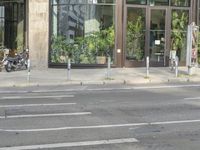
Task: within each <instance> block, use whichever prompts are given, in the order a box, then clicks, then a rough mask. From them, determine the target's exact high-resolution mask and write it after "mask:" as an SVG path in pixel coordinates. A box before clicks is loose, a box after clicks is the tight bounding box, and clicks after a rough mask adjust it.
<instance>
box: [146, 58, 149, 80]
mask: <svg viewBox="0 0 200 150" xmlns="http://www.w3.org/2000/svg"><path fill="white" fill-rule="evenodd" d="M146 77H149V56H147V57H146Z"/></svg>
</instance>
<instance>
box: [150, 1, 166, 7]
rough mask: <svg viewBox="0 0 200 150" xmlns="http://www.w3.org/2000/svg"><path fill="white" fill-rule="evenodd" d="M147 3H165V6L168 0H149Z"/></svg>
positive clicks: (151, 4) (152, 4)
mask: <svg viewBox="0 0 200 150" xmlns="http://www.w3.org/2000/svg"><path fill="white" fill-rule="evenodd" d="M149 3H150V6H154V5H165V6H168V5H169V0H150V1H149Z"/></svg>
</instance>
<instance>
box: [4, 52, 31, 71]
mask: <svg viewBox="0 0 200 150" xmlns="http://www.w3.org/2000/svg"><path fill="white" fill-rule="evenodd" d="M2 62H3V65H4V67H5V70H6V71H7V72H11V71H16V70H26V69H27V67H28V52H27V51H24V52H22V53H20V54H16V55H15V57H8V56H7V57H5V58H4V59H3V61H2Z"/></svg>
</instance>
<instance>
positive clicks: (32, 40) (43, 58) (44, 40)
mask: <svg viewBox="0 0 200 150" xmlns="http://www.w3.org/2000/svg"><path fill="white" fill-rule="evenodd" d="M48 39H49V0H29V2H28V48H29V55H30V60H31V66H32V67H33V68H36V69H46V68H48V47H49V46H48V45H49V40H48Z"/></svg>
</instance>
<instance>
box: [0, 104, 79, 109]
mask: <svg viewBox="0 0 200 150" xmlns="http://www.w3.org/2000/svg"><path fill="white" fill-rule="evenodd" d="M67 105H76V103H49V104H22V105H0V108H16V107H36V106H37V107H38V106H67Z"/></svg>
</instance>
